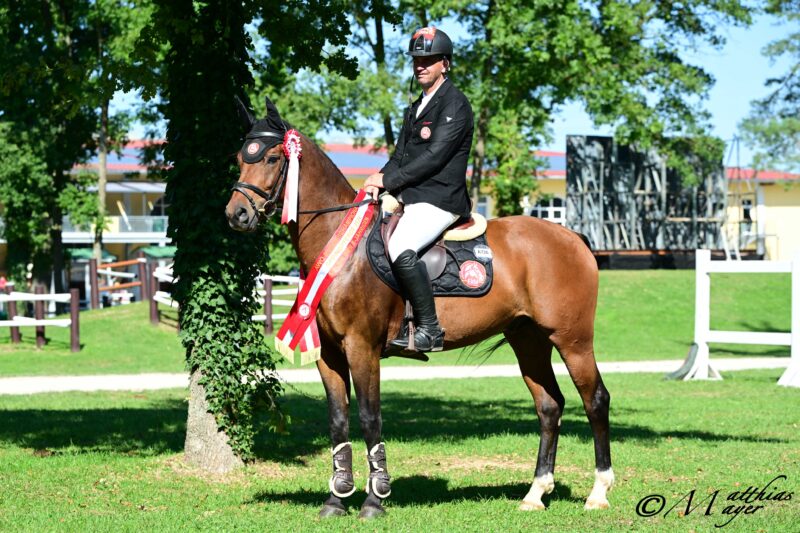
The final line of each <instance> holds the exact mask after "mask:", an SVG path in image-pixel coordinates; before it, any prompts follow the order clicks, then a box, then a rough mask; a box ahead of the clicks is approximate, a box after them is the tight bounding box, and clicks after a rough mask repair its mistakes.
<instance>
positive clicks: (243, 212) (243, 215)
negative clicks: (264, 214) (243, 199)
mask: <svg viewBox="0 0 800 533" xmlns="http://www.w3.org/2000/svg"><path fill="white" fill-rule="evenodd" d="M236 218H237V219H239V222H247V221H248V220H249V219H250V217H249V216H247V209H245V208H244V207H240V208H238V209H237V210H236Z"/></svg>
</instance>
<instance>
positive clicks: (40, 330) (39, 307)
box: [33, 285, 47, 348]
mask: <svg viewBox="0 0 800 533" xmlns="http://www.w3.org/2000/svg"><path fill="white" fill-rule="evenodd" d="M33 292H34V293H36V294H44V287H42V286H41V285H37V286H36V289H35V290H34V291H33ZM33 316H34V317H35V318H36V320H44V302H43V301H41V300H38V301H36V302H34V303H33ZM46 343H47V341H46V339H45V338H44V326H36V347H37V348H41V347H43V346H44V345H45V344H46Z"/></svg>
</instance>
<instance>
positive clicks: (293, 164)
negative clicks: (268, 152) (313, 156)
mask: <svg viewBox="0 0 800 533" xmlns="http://www.w3.org/2000/svg"><path fill="white" fill-rule="evenodd" d="M283 154H284V156H285V157H287V158H288V159H289V168H288V169H287V172H286V190H285V191H284V194H283V211H282V213H281V224H288V223H289V222H292V221H294V222H297V190H298V187H299V181H300V158H301V157H302V156H303V149H302V147H301V146H300V132H298V131H297V130H289V131H287V132H286V135H284V136H283Z"/></svg>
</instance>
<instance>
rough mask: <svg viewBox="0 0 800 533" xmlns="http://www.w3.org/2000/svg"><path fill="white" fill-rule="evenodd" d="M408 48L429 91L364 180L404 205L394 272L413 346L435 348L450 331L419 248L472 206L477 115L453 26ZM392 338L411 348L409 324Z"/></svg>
mask: <svg viewBox="0 0 800 533" xmlns="http://www.w3.org/2000/svg"><path fill="white" fill-rule="evenodd" d="M408 55H410V56H411V57H412V58H413V61H414V77H415V78H416V79H417V82H419V84H420V86H421V87H422V94H420V96H419V97H418V98H417V100H416V101H415V102H413V103H412V104H411V105H410V106H409V107H408V108H406V110H405V112H404V114H403V127H402V129H401V130H400V135H399V136H398V139H397V145H396V146H395V150H394V153H393V155H392V157H391V159H390V160H389V162H388V163H386V165H385V166H384V167H383V168H382V169H381V171H380V172H378V173H375V174H373V175H371V176H369V177H368V178H367V180H366V181H365V183H364V187H365V188H366V189H367V192H368V193H375V192H377V189H379V188H383V189H386V190H387V191H388V192H389V193H391V194H392V195H393V196H395V197H396V198H397V199H398V201H400V202H401V204H403V206H404V213H403V216H402V218H401V219H400V221H399V222H398V224H397V228H396V229H395V231H394V233H393V234H392V237H391V239H390V240H389V258H390V260H391V265H392V273H393V274H394V276H395V278H396V279H397V282H398V284H399V285H400V288H401V289H402V291H403V293H404V294H405V296H406V297H407V298H408V299H409V301H410V302H411V307H412V308H413V310H414V325H415V330H414V349H415V350H416V351H418V352H430V351H434V352H435V351H440V350H441V349H442V347H443V345H444V331H443V330H442V328H441V327H440V326H439V321H438V319H437V316H436V306H435V305H434V300H433V292H432V290H431V282H430V279H429V278H428V272H427V269H426V267H425V264H424V263H423V262H422V261H420V259H419V256H418V255H417V254H418V253H419V252H420V250H423V249H424V248H426V247H427V246H428V245H430V244H431V243H433V242H434V241H435V240H436V239H437V238H438V237H439V236H440V235H441V234H442V233H443V232H444V230H445V229H447V228H448V227H449V226H450V225H452V224H453V222H455V221H456V220H457V219H458V218H459V217H462V216H469V214H470V210H471V202H470V198H469V194H468V193H467V184H466V173H467V161H468V158H469V153H470V149H471V148H472V132H473V115H472V108H471V107H470V104H469V102H468V101H467V98H466V97H465V96H464V94H463V93H462V92H461V91H459V90H458V89H457V88H456V87H455V86H454V85H453V83H452V82H451V81H450V80H449V79H448V77H447V72H448V71H449V70H450V63H451V59H452V55H453V43H452V41H451V40H450V37H448V36H447V34H446V33H444V32H443V31H442V30H439V29H437V28H434V27H429V28H422V29H420V30H418V31H417V32H416V33H414V35H413V37H411V41H410V42H409V44H408ZM389 346H390V349H396V350H397V349H399V350H404V349H408V347H409V339H408V329H407V328H405V327H404V328H403V329H402V331H401V333H400V335H399V336H398V337H397V338H396V339H394V340H392V341H390V342H389Z"/></svg>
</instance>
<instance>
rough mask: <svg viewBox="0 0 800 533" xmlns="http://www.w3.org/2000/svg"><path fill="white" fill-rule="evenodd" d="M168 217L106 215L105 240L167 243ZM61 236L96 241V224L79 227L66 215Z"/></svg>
mask: <svg viewBox="0 0 800 533" xmlns="http://www.w3.org/2000/svg"><path fill="white" fill-rule="evenodd" d="M168 220H169V219H168V217H165V216H114V217H106V229H105V230H104V231H103V242H106V243H162V242H163V243H167V242H169V239H168V238H167V224H168ZM61 238H62V240H63V241H64V242H65V243H69V244H72V243H75V244H77V243H91V242H94V226H92V227H89V228H86V227H83V228H82V227H77V226H75V225H74V224H73V223H72V222H71V221H70V220H69V217H64V220H63V222H62V229H61Z"/></svg>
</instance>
